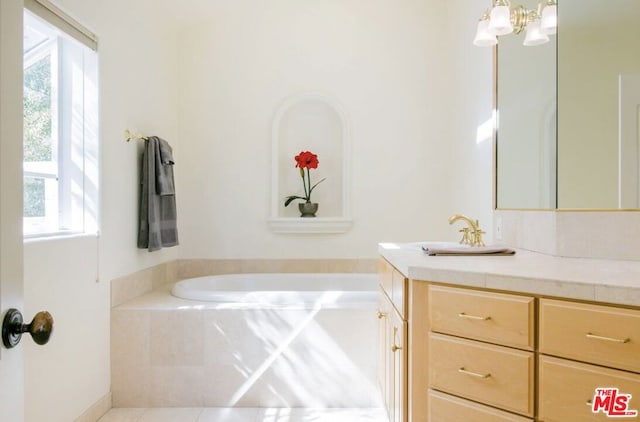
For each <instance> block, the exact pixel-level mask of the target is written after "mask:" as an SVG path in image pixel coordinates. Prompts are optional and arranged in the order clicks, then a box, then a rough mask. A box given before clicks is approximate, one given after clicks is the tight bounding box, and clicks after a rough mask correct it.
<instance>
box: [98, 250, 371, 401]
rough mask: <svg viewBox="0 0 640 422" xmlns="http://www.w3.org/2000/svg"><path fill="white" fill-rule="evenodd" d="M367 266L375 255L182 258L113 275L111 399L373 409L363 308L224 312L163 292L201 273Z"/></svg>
mask: <svg viewBox="0 0 640 422" xmlns="http://www.w3.org/2000/svg"><path fill="white" fill-rule="evenodd" d="M375 269H376V261H375V260H362V261H360V260H304V261H290V260H282V261H272V260H264V261H263V260H250V261H246V260H225V261H209V260H206V261H205V260H193V261H191V260H187V261H176V262H172V263H167V264H163V265H161V266H158V267H154V268H152V269H149V270H145V271H141V272H139V273H136V274H133V275H131V276H127V277H122V278H120V279H117V280H114V282H113V285H112V298H113V301H114V307H113V308H112V313H111V314H112V316H111V348H112V352H111V361H112V396H113V406H114V407H175V406H199V407H233V406H238V407H378V406H380V402H379V398H378V396H379V394H378V390H377V387H376V382H375V378H376V370H375V356H376V354H375V353H373V351H374V350H375V345H376V342H375V336H376V330H377V325H376V321H375V318H373V317H372V315H373V310H372V309H321V310H311V309H233V308H229V307H228V306H227V307H225V306H224V305H221V304H203V303H202V302H190V301H185V300H182V299H177V298H174V297H172V296H170V295H169V290H170V286H171V283H172V282H173V281H175V280H177V279H183V278H188V277H192V276H200V275H205V274H221V273H252V272H371V273H372V272H375ZM134 295H135V296H137V297H135V298H131V297H132V296H134ZM127 296H129V297H127Z"/></svg>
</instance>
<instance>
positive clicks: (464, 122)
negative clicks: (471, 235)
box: [441, 0, 494, 244]
mask: <svg viewBox="0 0 640 422" xmlns="http://www.w3.org/2000/svg"><path fill="white" fill-rule="evenodd" d="M447 4H448V10H447V13H448V15H447V22H449V24H448V25H447V30H448V32H447V38H448V39H451V40H455V41H454V42H453V43H452V45H451V46H450V48H451V49H452V50H453V51H454V57H453V66H452V67H453V71H452V75H451V80H452V81H453V83H452V84H451V88H452V89H451V99H450V104H451V108H450V110H449V112H450V115H449V119H448V123H449V124H450V125H451V130H452V133H451V136H450V140H449V141H450V142H451V147H452V149H451V153H450V155H449V156H448V157H443V158H441V159H443V160H444V161H446V162H447V164H448V166H449V176H450V178H451V182H450V185H451V187H452V189H454V190H455V192H454V193H453V194H452V195H451V196H450V202H449V203H448V204H447V209H446V211H447V213H448V214H454V213H463V214H465V215H468V216H469V217H471V218H475V219H478V220H480V227H481V228H482V229H483V230H484V231H486V232H487V233H486V234H485V235H484V239H485V243H487V244H489V243H490V242H492V241H493V239H492V226H493V183H494V180H493V166H494V151H493V140H492V130H493V115H492V113H493V110H492V108H493V72H492V69H493V64H492V63H493V49H492V48H486V47H483V48H480V47H476V46H474V45H473V44H472V41H473V37H474V35H475V31H476V24H477V21H478V19H479V18H480V16H482V13H483V11H484V9H485V8H486V7H487V5H486V4H483V3H482V2H469V1H468V0H454V1H448V2H447ZM456 229H459V227H457V226H456Z"/></svg>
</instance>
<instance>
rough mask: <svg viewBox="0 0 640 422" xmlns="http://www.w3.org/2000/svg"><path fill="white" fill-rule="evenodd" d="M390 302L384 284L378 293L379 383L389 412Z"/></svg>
mask: <svg viewBox="0 0 640 422" xmlns="http://www.w3.org/2000/svg"><path fill="white" fill-rule="evenodd" d="M390 305H391V304H390V302H389V299H388V298H387V295H385V294H384V290H383V289H382V286H380V293H379V295H378V314H377V317H378V384H379V385H380V392H381V394H382V400H383V401H384V406H385V408H386V409H387V412H388V411H389V409H390V406H391V390H390V389H389V379H390V376H389V373H390V372H391V368H390V365H389V355H390V353H391V351H390V348H391V339H390V337H389V310H390Z"/></svg>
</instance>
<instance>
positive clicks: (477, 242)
mask: <svg viewBox="0 0 640 422" xmlns="http://www.w3.org/2000/svg"><path fill="white" fill-rule="evenodd" d="M485 233H486V232H485V231H484V230H481V229H480V227H478V229H477V230H475V231H474V232H473V243H472V245H473V246H484V241H483V240H482V235H483V234H485Z"/></svg>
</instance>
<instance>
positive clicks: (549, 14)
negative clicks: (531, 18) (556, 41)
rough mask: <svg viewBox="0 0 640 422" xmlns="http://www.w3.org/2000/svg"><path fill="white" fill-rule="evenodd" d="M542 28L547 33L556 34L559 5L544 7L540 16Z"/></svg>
mask: <svg viewBox="0 0 640 422" xmlns="http://www.w3.org/2000/svg"><path fill="white" fill-rule="evenodd" d="M540 29H541V30H542V32H544V33H545V34H555V33H556V31H557V30H558V7H557V6H555V5H550V6H545V7H544V9H542V16H541V18H540Z"/></svg>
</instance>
